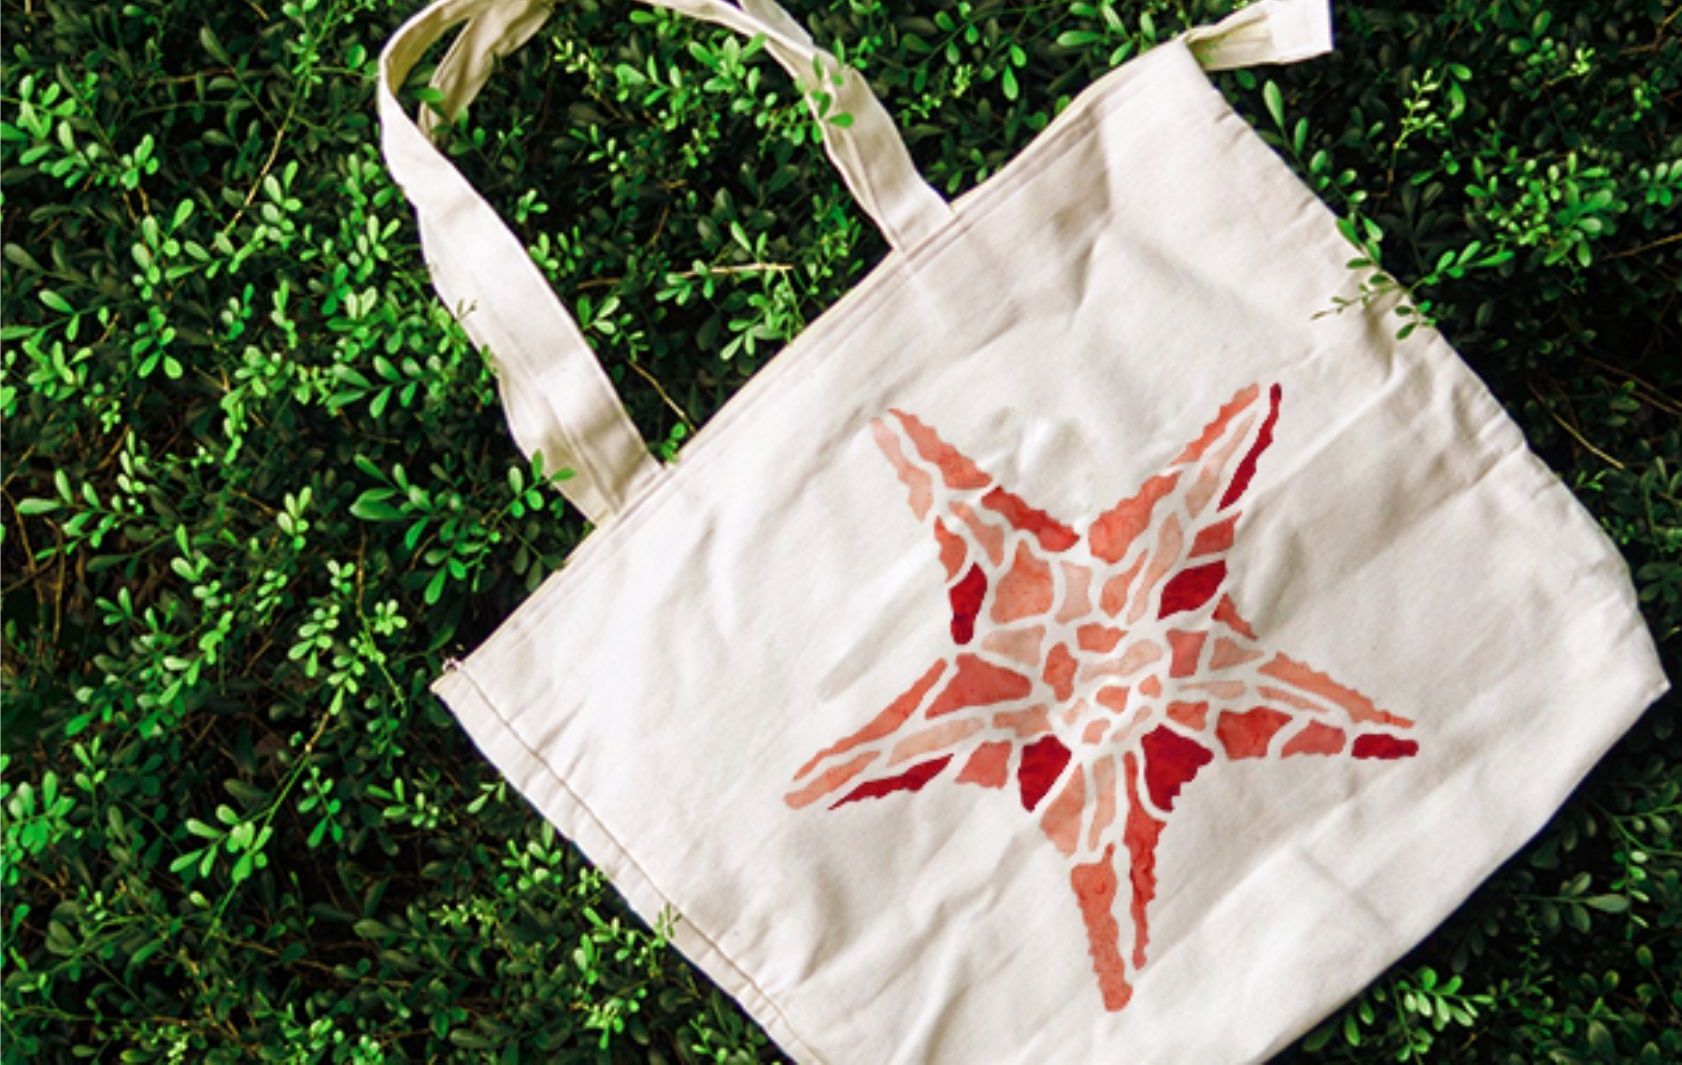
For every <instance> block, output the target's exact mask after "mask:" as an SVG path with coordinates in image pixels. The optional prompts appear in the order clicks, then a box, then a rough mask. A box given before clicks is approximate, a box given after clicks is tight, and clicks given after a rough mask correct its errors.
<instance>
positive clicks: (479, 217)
mask: <svg viewBox="0 0 1682 1065" xmlns="http://www.w3.org/2000/svg"><path fill="white" fill-rule="evenodd" d="M643 2H644V3H649V4H652V5H653V6H657V7H667V8H671V9H672V10H674V11H679V12H682V13H684V14H687V15H692V16H694V17H696V18H699V19H702V20H705V21H707V22H712V23H716V24H718V25H721V26H725V27H728V28H729V29H732V30H735V31H736V32H738V33H741V34H744V35H747V36H753V35H755V34H764V36H765V39H766V44H767V49H768V51H769V52H770V53H771V55H772V57H773V58H775V59H776V60H777V62H778V63H780V64H781V65H782V66H783V67H784V68H785V69H787V70H788V71H789V73H790V75H791V76H793V77H794V79H795V81H796V83H797V84H799V85H800V86H801V87H802V88H803V89H807V90H812V89H822V90H823V91H825V92H827V93H829V94H830V96H831V97H832V98H833V102H832V103H831V105H830V109H831V111H832V112H846V113H848V114H849V115H851V117H852V121H851V123H849V124H848V125H846V126H845V127H843V126H841V125H837V124H836V123H834V122H829V121H825V122H823V124H822V127H823V134H824V144H825V147H826V149H827V150H828V152H829V156H830V158H831V159H832V160H834V162H835V165H836V167H837V169H838V170H839V171H840V173H841V178H842V180H843V181H844V182H845V183H846V185H847V187H848V188H849V189H850V190H852V193H853V195H854V196H855V197H856V198H857V199H858V202H859V205H860V206H861V207H862V208H863V210H864V211H865V212H866V213H867V214H868V215H870V217H871V218H872V219H873V220H874V221H875V222H876V223H877V225H878V226H879V227H881V230H882V232H883V235H884V236H885V237H886V238H887V240H888V242H889V244H890V245H892V246H893V247H895V248H904V247H907V246H909V245H910V244H912V243H915V242H916V241H917V240H919V239H921V238H922V237H923V236H924V235H926V234H928V233H930V232H932V231H933V230H934V229H936V228H938V227H939V226H940V225H941V224H942V223H944V222H945V221H946V220H947V219H948V218H950V217H951V209H950V208H949V207H948V206H947V203H946V201H945V200H944V199H943V198H942V197H941V196H940V194H939V193H937V192H936V191H935V190H934V189H933V188H932V187H931V186H929V185H928V183H926V182H925V181H923V179H922V178H921V176H920V175H919V174H918V173H917V169H916V167H915V165H914V164H913V163H912V160H911V155H910V152H908V151H907V150H906V147H905V143H904V141H902V140H901V139H900V136H899V133H898V131H897V130H895V128H894V125H893V120H892V118H891V117H890V116H889V115H888V112H887V110H886V109H885V108H883V106H882V104H881V103H880V102H879V101H878V100H877V99H876V98H875V96H874V95H873V94H872V93H871V91H870V88H869V86H867V85H866V84H865V82H864V79H863V78H862V77H861V76H860V75H859V73H858V72H857V71H856V70H853V69H851V68H843V67H841V66H840V65H839V64H838V63H837V62H836V61H835V59H834V57H832V56H830V55H829V54H828V53H827V52H824V51H822V50H820V49H818V48H816V47H815V46H814V45H813V43H812V39H811V37H810V36H808V35H807V33H806V31H805V30H804V29H802V28H801V27H800V25H799V24H798V23H797V22H795V21H794V19H793V18H791V17H790V16H789V15H788V13H787V12H785V11H784V10H783V9H782V8H780V7H778V6H777V4H776V3H775V2H774V0H743V2H742V6H741V7H736V6H733V5H731V4H728V3H725V2H724V0H643ZM552 6H553V0H437V2H435V3H433V4H431V5H429V6H428V7H427V8H425V9H424V10H422V11H421V12H420V13H419V14H417V15H415V16H414V17H413V18H411V19H410V20H409V21H408V22H406V23H405V24H404V25H403V26H402V28H400V29H399V30H398V31H397V33H396V34H394V35H393V36H392V38H391V40H390V42H389V43H387V45H386V47H385V50H384V51H383V52H382V53H381V55H380V66H379V85H378V107H379V115H380V124H381V148H382V151H383V152H384V154H385V158H386V164H387V166H388V167H389V168H390V170H391V173H392V176H393V177H394V178H395V179H396V181H397V183H398V185H399V186H400V187H401V188H402V189H403V192H404V193H405V194H406V195H407V196H408V198H409V201H410V202H411V203H412V204H413V205H414V207H415V213H416V216H417V219H418V222H419V228H420V238H421V249H422V253H423V254H424V256H425V258H426V261H427V265H428V266H429V267H430V269H431V272H432V279H433V284H434V286H435V287H436V288H437V290H438V294H439V295H440V296H441V297H442V298H443V300H444V303H445V306H447V307H448V308H449V309H450V311H451V312H452V313H454V314H455V315H456V316H457V317H458V318H459V319H460V320H461V323H462V326H463V327H464V328H465V329H466V331H467V334H468V336H469V337H470V338H471V339H472V341H473V342H474V344H475V345H476V346H478V347H479V348H480V349H481V350H483V351H485V352H487V353H489V354H490V356H491V358H492V360H493V361H494V363H495V364H496V367H497V371H498V373H497V385H498V389H499V390H500V392H501V395H502V400H503V406H504V408H505V410H506V413H507V417H508V424H509V428H510V430H511V431H512V433H513V436H514V439H515V442H516V443H517V444H518V445H519V446H520V449H521V450H522V451H523V452H524V453H525V454H527V455H528V456H529V455H532V454H533V453H537V452H541V453H542V455H543V459H544V468H545V469H546V470H549V471H554V470H557V469H560V468H561V467H569V468H571V469H572V470H573V472H574V476H572V477H571V478H569V479H567V480H564V481H561V482H559V487H560V489H561V492H562V493H563V494H564V495H565V496H566V497H567V498H568V499H569V500H570V501H571V502H572V503H573V504H574V505H575V506H577V507H578V508H579V510H581V511H583V513H584V515H585V516H586V517H587V518H589V519H590V521H592V522H594V523H596V524H600V523H602V522H603V521H605V520H607V519H608V518H610V517H612V516H613V515H614V514H615V513H617V512H618V511H619V510H620V509H621V508H622V507H623V506H624V503H625V501H626V499H627V498H628V497H629V496H630V495H631V494H633V493H634V492H635V491H636V489H637V487H638V486H639V485H640V484H641V483H642V481H643V480H644V479H645V478H647V477H649V476H651V475H652V474H654V473H655V472H656V471H657V469H658V465H657V464H656V463H655V461H654V459H653V457H652V456H650V455H649V453H648V450H647V448H645V447H644V446H643V442H642V438H641V436H640V435H639V434H638V433H637V431H636V427H635V426H634V425H632V423H631V420H630V418H629V416H628V415H627V414H626V413H625V408H624V405H623V404H622V403H621V402H620V400H619V396H618V395H617V393H616V392H615V391H614V388H613V384H612V382H611V381H610V380H609V379H608V377H607V375H606V373H605V372H604V371H603V370H602V367H601V364H600V362H599V361H598V360H597V359H596V357H595V354H594V353H593V352H592V351H591V350H590V347H589V345H588V344H587V343H586V342H585V340H584V336H583V334H582V333H581V332H580V331H579V328H578V324H577V322H575V321H574V320H573V317H572V315H571V314H570V313H568V312H567V310H566V308H565V307H563V306H562V304H561V302H560V300H559V299H558V298H557V297H556V295H555V293H554V291H553V289H551V288H550V286H549V284H548V282H547V281H546V280H545V278H544V277H543V274H542V273H541V271H539V270H538V268H537V266H536V264H535V263H533V262H532V261H531V258H530V256H529V255H528V254H527V253H526V250H525V248H524V247H523V246H522V245H521V244H520V241H519V240H518V239H517V238H516V237H515V236H514V234H513V233H512V232H510V231H509V229H508V227H507V226H506V225H505V224H503V222H502V220H501V218H499V217H498V216H497V213H496V211H495V210H494V209H492V208H491V206H490V205H489V204H487V203H486V202H485V201H484V199H483V198H482V197H480V196H479V194H478V193H477V192H475V191H474V190H473V187H472V186H471V185H470V184H469V183H468V181H467V179H466V178H464V177H463V176H462V175H461V173H460V172H459V171H458V170H457V169H456V168H455V167H454V166H453V165H452V164H451V163H450V162H449V160H447V159H446V158H445V157H444V155H443V154H442V153H441V152H440V151H439V150H438V149H437V148H436V147H434V146H433V144H432V142H431V139H430V138H429V136H428V133H429V132H430V131H431V128H432V125H433V121H434V116H432V115H430V114H428V115H425V116H423V118H422V121H421V125H420V126H417V125H416V124H415V123H414V121H412V120H411V119H410V118H409V116H408V115H407V114H405V113H404V111H403V108H402V106H401V105H400V104H399V103H398V102H397V97H396V90H397V87H398V86H400V85H401V84H402V83H403V81H404V79H405V78H406V77H407V76H408V73H409V71H410V70H411V69H412V68H413V67H414V65H415V64H416V63H417V62H418V61H419V60H420V58H421V56H422V55H424V54H425V53H426V51H427V49H428V48H430V47H431V46H432V45H433V44H434V43H435V42H436V41H437V40H438V39H439V38H440V37H442V36H443V35H444V34H445V33H447V32H448V31H449V30H450V29H451V28H453V27H455V26H457V25H460V24H461V23H463V22H465V23H467V26H466V28H465V29H464V30H463V31H462V32H461V33H460V34H459V35H458V36H457V37H456V39H455V41H454V42H453V43H452V44H451V46H450V48H449V49H448V50H447V52H446V53H445V55H444V57H443V59H441V60H440V61H439V65H438V68H437V70H436V72H435V74H434V76H433V79H432V85H433V87H434V88H436V89H438V90H439V92H440V93H441V94H442V96H443V107H442V110H443V112H444V114H445V115H446V116H449V117H454V116H455V115H456V114H457V113H459V111H460V109H461V108H463V107H465V106H466V105H467V104H468V103H469V102H470V101H471V100H472V99H473V97H474V95H475V94H477V93H478V91H479V89H480V88H481V87H483V85H484V84H485V81H486V80H487V79H488V78H489V77H490V74H491V72H492V70H493V69H494V67H495V66H496V63H497V61H498V60H499V59H500V58H501V57H503V56H505V55H507V54H508V53H509V52H511V51H513V50H514V49H515V48H518V47H519V46H520V45H521V44H523V43H524V42H525V41H526V40H527V39H529V38H530V37H531V36H532V35H533V34H534V33H536V32H537V30H538V29H539V27H541V26H542V25H543V23H544V21H545V20H546V19H547V18H548V15H549V12H550V10H551V8H552ZM815 67H816V68H821V70H822V71H823V72H824V73H825V77H824V78H823V79H822V83H820V82H819V78H818V75H817V71H816V70H815V69H814V68H815ZM808 102H809V103H810V104H811V106H812V108H813V110H814V113H816V112H817V104H816V102H814V101H812V99H811V97H810V96H808Z"/></svg>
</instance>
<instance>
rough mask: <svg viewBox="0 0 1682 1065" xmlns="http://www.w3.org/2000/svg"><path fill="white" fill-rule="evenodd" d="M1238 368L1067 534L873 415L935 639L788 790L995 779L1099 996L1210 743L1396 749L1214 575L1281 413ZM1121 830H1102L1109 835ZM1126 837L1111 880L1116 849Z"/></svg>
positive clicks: (1124, 965) (899, 417) (938, 446)
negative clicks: (1117, 491)
mask: <svg viewBox="0 0 1682 1065" xmlns="http://www.w3.org/2000/svg"><path fill="white" fill-rule="evenodd" d="M1280 395H1281V391H1280V388H1279V386H1278V385H1274V386H1273V387H1272V388H1271V389H1269V390H1268V393H1267V395H1266V397H1265V398H1264V397H1263V395H1262V391H1261V389H1260V387H1259V386H1257V385H1250V386H1249V387H1247V388H1244V389H1242V390H1240V391H1239V392H1238V394H1237V395H1235V396H1234V397H1233V398H1232V400H1231V402H1229V403H1227V404H1226V405H1225V406H1223V407H1222V408H1221V409H1220V412H1219V414H1218V415H1217V416H1216V418H1215V420H1214V421H1212V422H1210V423H1209V424H1208V426H1206V427H1205V428H1204V430H1203V433H1202V435H1200V436H1199V437H1198V438H1197V439H1196V440H1194V441H1192V442H1191V444H1189V445H1188V446H1187V447H1186V449H1185V450H1184V451H1183V452H1181V453H1180V455H1179V457H1177V458H1176V459H1174V461H1173V462H1172V463H1171V464H1170V465H1169V466H1168V467H1167V469H1165V470H1163V471H1162V472H1161V473H1159V474H1157V475H1156V476H1154V477H1152V478H1150V479H1149V480H1147V481H1146V482H1145V483H1144V486H1143V487H1142V488H1140V489H1139V491H1138V493H1137V494H1135V495H1133V496H1131V497H1129V498H1127V499H1124V500H1122V501H1121V502H1119V503H1117V504H1116V505H1115V506H1113V507H1111V508H1110V509H1109V510H1106V511H1104V512H1103V513H1102V514H1100V515H1098V517H1096V518H1095V519H1093V520H1092V521H1091V522H1090V523H1089V524H1088V525H1087V527H1086V530H1085V532H1084V533H1077V532H1076V531H1075V530H1074V529H1073V528H1071V527H1069V526H1067V525H1065V524H1063V523H1062V522H1060V521H1058V520H1056V519H1055V518H1053V517H1051V516H1050V515H1048V514H1046V513H1045V512H1043V511H1040V510H1036V509H1034V508H1033V507H1031V506H1029V505H1028V504H1027V503H1025V502H1024V501H1023V500H1022V499H1020V498H1018V497H1017V496H1015V495H1012V494H1011V493H1010V492H1007V491H1006V490H1005V489H1003V488H1001V487H999V486H998V485H997V483H996V482H995V481H994V479H993V478H992V477H991V476H989V475H988V474H987V473H985V472H983V471H982V470H981V469H980V468H979V467H978V466H976V464H975V463H974V462H972V461H970V460H969V459H968V458H966V457H965V456H964V455H963V454H961V453H960V452H959V451H958V450H957V449H956V448H954V447H953V446H952V445H950V444H948V443H946V442H945V441H943V440H941V439H940V437H939V436H937V435H936V434H935V432H934V430H932V429H931V428H929V427H928V426H927V425H925V424H923V423H922V422H921V421H918V420H917V419H916V418H915V417H913V416H912V415H910V414H907V413H905V412H904V411H899V410H894V411H890V414H891V415H892V417H891V419H890V418H877V419H875V420H874V421H872V422H871V427H870V428H871V432H872V434H873V435H874V437H875V440H876V443H877V445H878V446H879V447H880V448H881V449H882V451H883V453H885V454H886V455H887V457H888V461H889V462H891V463H893V466H894V469H895V470H896V471H897V473H898V474H899V479H900V480H901V481H902V482H904V484H905V486H906V488H907V489H909V490H910V495H911V511H912V513H913V514H915V515H916V517H917V519H918V520H919V521H922V522H924V523H926V524H927V525H928V526H929V527H930V529H931V531H932V532H933V534H934V538H935V542H936V544H937V545H938V547H939V552H940V562H941V565H942V566H943V567H944V568H945V570H946V576H947V579H948V585H947V595H948V598H949V599H950V601H951V608H952V622H951V634H952V642H953V645H954V646H953V648H952V650H951V651H949V652H948V653H947V654H945V655H943V656H942V657H941V658H940V659H939V660H937V661H936V662H935V663H934V664H933V665H931V666H930V667H929V668H928V670H927V671H925V672H924V673H923V675H922V676H921V677H919V678H917V680H916V682H915V683H914V684H912V685H911V686H910V687H909V688H907V689H906V690H905V691H904V692H903V693H902V694H901V695H900V696H899V697H898V698H896V699H894V700H893V702H891V703H889V704H888V706H887V707H886V708H885V709H884V710H882V712H881V713H879V714H878V715H877V716H876V717H875V718H874V719H873V720H872V721H871V722H870V723H869V724H867V725H865V726H864V727H863V728H861V729H859V730H858V731H856V732H854V733H852V734H851V735H848V736H846V737H844V738H843V739H841V740H839V741H837V742H836V743H834V744H832V745H830V746H829V747H826V748H824V749H823V750H822V751H819V752H818V753H817V754H816V755H815V756H814V757H813V758H812V759H811V760H810V761H809V762H807V763H806V764H805V765H804V766H802V767H801V768H800V771H799V772H798V773H796V774H795V775H794V782H795V787H794V788H793V790H791V791H790V792H789V793H788V794H787V795H786V796H785V801H786V802H787V803H788V804H789V805H790V806H793V807H797V808H798V807H803V806H806V805H809V804H811V803H813V802H816V801H818V800H819V799H823V798H827V797H829V796H831V795H835V794H836V793H837V792H841V791H842V789H844V788H845V789H847V790H846V791H845V792H843V793H842V794H841V795H840V796H839V797H838V798H836V799H835V800H834V801H833V802H832V803H830V807H831V808H832V809H833V808H834V807H837V806H842V805H845V804H847V803H851V802H856V801H858V800H860V799H874V798H878V797H880V796H883V795H888V794H891V793H893V792H896V791H911V792H914V791H918V790H920V789H921V788H922V787H923V786H924V785H926V784H927V783H929V781H931V780H933V779H934V778H936V777H938V776H940V775H941V774H942V773H943V772H945V771H946V770H947V769H948V768H951V767H953V766H956V768H957V774H956V777H955V779H956V781H957V782H958V783H960V784H975V785H978V786H980V787H984V788H1004V787H1005V786H1006V785H1007V784H1008V783H1009V782H1010V781H1011V779H1012V778H1014V779H1015V782H1016V791H1017V793H1018V796H1019V798H1020V801H1021V803H1022V806H1023V808H1024V809H1026V810H1027V811H1029V812H1030V813H1032V814H1035V815H1036V816H1037V818H1038V821H1039V826H1040V830H1041V831H1042V832H1043V833H1044V834H1045V836H1046V838H1047V839H1048V840H1050V841H1051V844H1052V846H1054V847H1056V848H1057V851H1058V853H1059V854H1060V855H1062V856H1063V858H1064V859H1065V861H1066V862H1067V864H1068V870H1069V885H1070V887H1071V888H1072V889H1073V890H1074V895H1075V900H1076V902H1077V904H1078V905H1079V909H1080V915H1081V918H1082V920H1083V922H1084V923H1085V926H1086V934H1087V939H1088V942H1089V945H1090V950H1091V954H1092V964H1093V968H1094V970H1095V972H1096V974H1097V978H1098V987H1099V990H1100V992H1101V993H1102V995H1103V1001H1104V1006H1105V1008H1106V1009H1110V1010H1119V1009H1121V1008H1122V1007H1124V1006H1126V1005H1127V1002H1128V1000H1129V998H1131V997H1132V993H1133V988H1132V985H1131V984H1130V983H1129V982H1128V975H1129V969H1128V962H1127V960H1126V959H1124V957H1123V954H1122V938H1121V922H1120V921H1119V920H1118V915H1117V911H1116V901H1117V896H1118V893H1119V887H1120V884H1121V883H1122V882H1124V881H1125V882H1126V883H1127V884H1128V886H1129V888H1130V890H1131V899H1130V904H1129V905H1128V906H1127V909H1126V913H1127V917H1128V919H1129V920H1130V923H1131V925H1132V929H1133V939H1132V957H1131V962H1132V969H1133V971H1134V972H1137V970H1138V969H1139V968H1140V967H1142V966H1143V965H1144V964H1145V948H1146V946H1147V944H1148V942H1149V938H1150V937H1149V926H1148V924H1147V922H1146V912H1147V910H1148V909H1149V906H1150V902H1151V899H1152V898H1153V897H1154V896H1155V894H1156V847H1157V842H1158V840H1159V839H1160V837H1161V835H1162V830H1163V827H1164V825H1165V824H1166V822H1167V817H1168V813H1169V811H1171V810H1172V809H1173V808H1174V800H1175V799H1176V798H1177V797H1178V796H1179V794H1180V792H1181V791H1182V790H1183V789H1184V788H1185V787H1186V786H1187V785H1189V784H1190V783H1191V782H1192V780H1193V778H1194V777H1196V776H1197V774H1198V771H1199V770H1201V769H1202V768H1203V767H1204V766H1206V765H1208V764H1210V763H1212V762H1214V761H1215V760H1216V759H1217V758H1219V757H1222V756H1224V757H1225V758H1227V759H1234V760H1236V759H1242V758H1263V757H1267V756H1272V757H1280V758H1291V757H1294V756H1297V755H1337V754H1344V755H1349V756H1352V757H1354V758H1405V757H1408V756H1411V755H1413V754H1415V753H1417V751H1418V749H1419V746H1418V744H1417V743H1415V742H1414V741H1412V740H1409V739H1404V738H1401V737H1400V736H1399V735H1398V732H1400V731H1401V730H1403V729H1406V728H1408V727H1410V726H1411V725H1412V722H1411V721H1409V720H1408V719H1406V718H1402V717H1398V716H1396V715H1395V714H1392V713H1390V712H1389V711H1386V710H1382V709H1380V708H1379V707H1377V706H1375V705H1374V704H1373V702H1372V700H1371V699H1369V698H1367V697H1366V696H1365V695H1362V694H1361V693H1360V692H1358V691H1356V690H1354V689H1353V688H1350V687H1347V686H1345V685H1343V684H1340V683H1338V682H1337V681H1335V680H1333V679H1332V678H1331V677H1328V676H1327V675H1326V674H1324V673H1321V672H1319V671H1317V670H1315V669H1314V668H1313V667H1311V666H1309V665H1307V664H1306V663H1304V662H1301V661H1299V660H1297V659H1295V658H1292V657H1290V656H1288V655H1286V654H1284V653H1282V652H1278V651H1274V650H1271V649H1269V648H1267V647H1266V646H1265V645H1264V644H1263V643H1261V642H1260V641H1259V640H1258V639H1257V638H1256V634H1255V632H1254V631H1252V630H1251V628H1250V625H1249V623H1248V622H1246V621H1245V620H1244V619H1243V617H1241V616H1240V615H1239V613H1238V610H1237V608H1236V607H1235V606H1234V605H1233V602H1232V600H1231V598H1229V597H1228V595H1227V594H1226V590H1225V589H1226V581H1227V553H1228V551H1229V550H1230V548H1231V546H1232V541H1233V532H1234V529H1235V527H1236V525H1237V523H1238V516H1239V511H1238V502H1239V500H1240V499H1241V498H1242V497H1243V495H1244V492H1245V489H1247V488H1248V487H1249V484H1250V481H1251V478H1252V477H1254V475H1255V472H1256V463H1257V461H1258V460H1259V459H1260V457H1261V454H1262V452H1264V451H1266V450H1267V447H1268V445H1269V444H1270V443H1272V441H1273V429H1274V426H1275V424H1276V423H1277V421H1278V418H1279V403H1280ZM1118 842H1119V843H1120V848H1119V849H1118V847H1117V843H1118ZM1122 856H1125V863H1126V864H1125V874H1126V875H1125V877H1123V876H1121V875H1120V873H1118V864H1117V863H1118V859H1120V858H1122Z"/></svg>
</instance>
